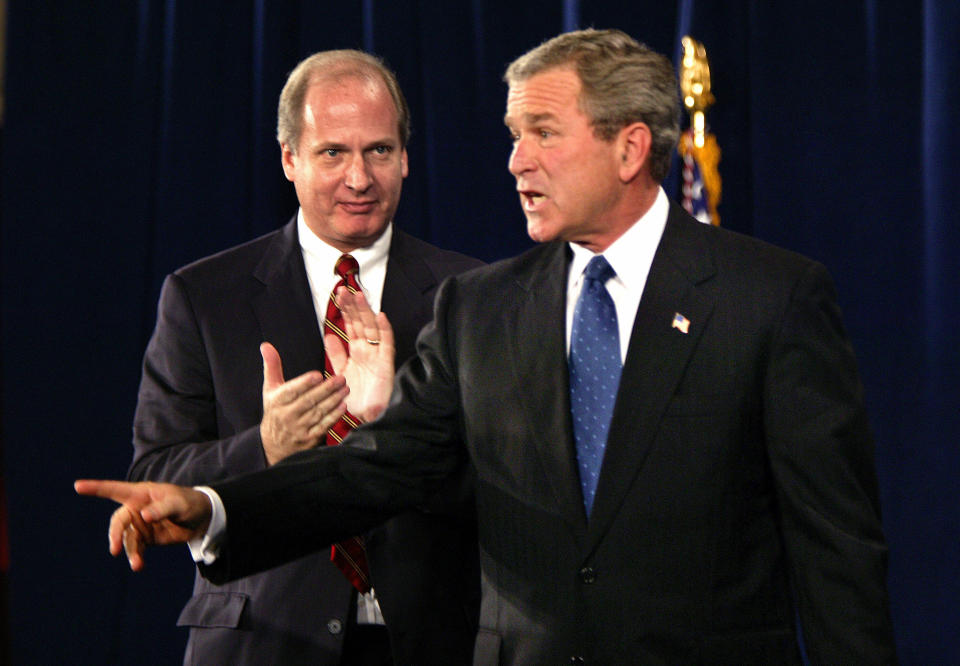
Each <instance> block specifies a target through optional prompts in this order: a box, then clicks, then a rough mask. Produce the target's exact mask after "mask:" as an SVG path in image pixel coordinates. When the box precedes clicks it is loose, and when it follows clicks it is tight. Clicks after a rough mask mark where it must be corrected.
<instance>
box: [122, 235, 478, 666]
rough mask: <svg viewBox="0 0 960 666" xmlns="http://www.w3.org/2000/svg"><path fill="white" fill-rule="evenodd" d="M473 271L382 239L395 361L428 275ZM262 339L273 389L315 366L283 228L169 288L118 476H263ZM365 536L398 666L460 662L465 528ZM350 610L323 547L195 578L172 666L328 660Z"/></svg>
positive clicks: (428, 293) (473, 577)
mask: <svg viewBox="0 0 960 666" xmlns="http://www.w3.org/2000/svg"><path fill="white" fill-rule="evenodd" d="M479 264H480V262H478V261H476V260H474V259H470V258H468V257H466V256H464V255H460V254H457V253H453V252H447V251H443V250H440V249H438V248H435V247H433V246H431V245H428V244H427V243H424V242H422V241H419V240H417V239H415V238H413V237H412V236H409V235H408V234H405V233H404V232H402V231H400V230H399V229H394V231H393V237H392V240H391V244H390V251H389V259H388V263H387V269H386V279H385V282H384V289H383V295H382V303H381V304H382V310H383V311H384V312H386V313H387V315H388V317H389V319H390V321H391V323H392V325H393V328H394V332H395V338H396V349H397V361H398V363H399V362H401V361H402V360H404V359H405V358H407V357H409V356H411V355H412V354H413V345H414V340H415V338H416V335H417V333H418V331H419V330H420V328H421V327H422V326H423V325H424V324H425V323H426V322H428V321H429V319H430V317H431V306H432V302H433V296H434V294H435V292H436V289H437V287H438V285H439V284H440V282H441V281H442V279H443V278H445V277H446V276H448V275H451V274H453V273H457V272H460V271H463V270H465V269H466V268H471V267H474V266H477V265H479ZM361 280H362V276H361ZM264 340H266V341H270V342H272V343H273V344H274V345H275V346H276V347H277V349H278V351H279V352H280V356H281V359H282V361H283V370H284V375H285V377H286V378H287V379H290V378H293V377H296V376H298V375H300V374H302V373H303V372H306V371H308V370H315V369H323V365H324V351H323V343H322V336H321V333H320V327H319V324H318V321H317V315H316V311H315V308H314V305H313V302H312V300H311V294H310V288H309V284H308V282H307V276H306V271H305V268H304V264H303V258H302V254H301V249H300V245H299V241H298V237H297V226H296V218H294V219H293V220H291V221H290V223H289V224H287V225H286V226H285V227H284V228H282V229H281V230H278V231H276V232H273V233H270V234H267V235H265V236H263V237H261V238H258V239H256V240H253V241H251V242H249V243H246V244H244V245H241V246H239V247H236V248H233V249H230V250H227V251H225V252H221V253H219V254H217V255H214V256H212V257H208V258H206V259H203V260H200V261H199V262H196V263H194V264H191V265H189V266H186V267H184V268H182V269H180V270H178V271H176V272H175V273H173V274H172V275H170V276H168V277H167V279H166V281H165V283H164V286H163V290H162V294H161V297H160V304H159V308H158V317H157V325H156V330H155V331H154V334H153V336H152V338H151V340H150V343H149V346H148V348H147V351H146V354H145V359H144V365H143V377H142V381H141V386H140V392H139V399H138V404H137V411H136V416H135V422H134V450H135V454H134V459H133V463H132V465H131V467H130V471H129V475H128V476H129V478H131V479H136V480H144V479H149V480H157V481H169V482H174V483H180V484H187V485H198V484H210V483H213V482H216V481H220V480H223V479H225V478H228V477H230V476H235V475H238V474H242V473H245V472H252V471H255V470H260V469H264V468H265V467H266V460H265V458H264V453H263V448H262V443H261V440H260V431H259V423H260V420H261V418H262V413H263V403H262V393H261V387H262V382H263V370H262V361H261V358H260V353H259V344H260V342H262V341H264ZM366 538H367V549H368V558H369V561H370V568H371V576H372V579H373V583H374V585H375V589H376V590H377V594H378V598H379V600H380V604H381V608H382V611H383V615H384V618H385V621H386V622H387V624H388V628H389V632H390V639H391V645H392V648H393V652H394V655H395V658H396V660H397V663H399V664H412V663H417V664H421V663H428V664H429V663H432V664H450V663H464V662H468V661H469V659H470V652H471V650H472V644H473V633H474V631H475V628H476V612H477V602H478V597H479V591H478V588H479V582H478V575H477V571H476V565H475V562H476V529H475V525H473V526H471V516H470V515H468V518H467V519H466V520H464V519H463V517H462V516H459V515H454V514H449V515H429V516H428V515H425V514H422V513H418V512H408V513H405V514H403V515H400V516H398V517H397V518H395V519H393V520H391V521H388V522H386V523H384V524H383V525H382V526H380V527H378V528H376V529H374V530H372V531H371V532H370V533H369V534H367V535H366ZM450 555H453V558H454V560H450V559H448V558H449V556H450ZM454 561H456V562H457V565H456V566H452V562H454ZM447 563H451V566H449V567H448V566H447ZM351 598H352V588H351V586H350V584H349V583H348V582H347V581H346V579H345V578H344V576H343V574H342V572H340V571H339V569H337V568H336V567H335V566H334V565H333V564H332V563H331V562H330V555H329V551H328V552H320V553H315V554H312V555H308V556H306V557H303V558H301V559H299V560H297V561H294V562H291V563H288V564H285V565H283V566H280V567H277V568H275V569H273V570H270V571H267V572H263V573H259V574H257V575H254V576H250V577H247V578H243V579H240V580H237V581H234V582H232V583H230V584H228V585H224V586H222V587H221V586H214V585H211V584H210V583H209V582H207V581H206V580H204V579H203V578H201V577H199V576H198V577H197V579H196V582H195V586H194V595H193V597H192V599H190V601H189V602H188V603H187V605H186V607H185V608H184V609H183V612H182V614H181V616H180V619H179V621H178V624H180V625H184V626H188V627H190V638H189V642H188V645H187V651H186V655H185V658H184V659H185V662H186V663H197V664H214V663H220V664H226V663H230V664H267V663H277V664H301V663H302V664H338V663H339V659H340V649H341V645H342V641H343V635H344V634H343V631H344V628H345V625H346V622H347V619H348V613H350V612H354V611H353V610H352V609H351Z"/></svg>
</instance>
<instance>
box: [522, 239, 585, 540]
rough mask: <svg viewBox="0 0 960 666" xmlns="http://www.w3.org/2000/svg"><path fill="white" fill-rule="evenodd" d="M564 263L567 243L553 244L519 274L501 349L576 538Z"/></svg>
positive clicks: (579, 504)
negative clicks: (512, 373) (507, 361)
mask: <svg viewBox="0 0 960 666" xmlns="http://www.w3.org/2000/svg"><path fill="white" fill-rule="evenodd" d="M568 264H569V259H568V256H567V246H566V243H562V242H555V243H552V244H550V245H549V246H546V247H544V252H543V253H542V254H541V255H540V257H539V258H538V260H537V261H535V262H534V263H533V264H532V265H531V266H528V267H526V268H525V269H524V270H523V271H522V272H521V273H520V274H519V275H518V279H517V284H518V297H517V304H516V307H514V308H511V309H510V311H509V312H508V313H507V321H506V334H507V339H506V341H505V346H506V347H507V350H508V351H509V353H510V367H511V368H512V370H513V372H514V377H513V379H514V382H515V383H516V385H517V386H520V387H522V390H521V391H520V394H521V396H522V408H523V411H524V413H525V414H526V417H527V419H528V421H529V424H530V428H531V432H533V433H536V434H535V436H534V437H533V440H534V441H535V442H536V447H537V454H538V456H539V458H540V461H541V463H542V465H543V469H544V470H545V472H546V475H547V477H548V478H549V481H550V485H551V486H552V488H553V492H554V497H555V499H556V502H557V505H558V506H559V508H560V513H561V515H563V516H564V518H565V519H566V520H567V523H568V524H569V525H570V527H571V529H572V530H573V531H574V533H575V534H576V535H577V536H578V538H580V537H582V535H584V534H585V533H586V527H587V525H586V515H585V514H584V511H583V499H582V495H581V492H580V482H579V473H578V472H577V464H576V454H575V452H574V447H573V435H572V428H571V424H570V396H569V379H568V377H567V363H566V339H565V322H564V319H565V317H564V313H565V308H566V284H567V282H566V280H567V270H568ZM558 368H559V370H558Z"/></svg>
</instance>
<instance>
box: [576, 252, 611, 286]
mask: <svg viewBox="0 0 960 666" xmlns="http://www.w3.org/2000/svg"><path fill="white" fill-rule="evenodd" d="M614 275H616V273H615V272H614V270H613V266H611V265H610V263H609V262H608V261H607V260H606V258H605V257H604V256H603V255H602V254H598V255H597V256H595V257H594V258H593V259H591V260H590V263H589V264H587V267H586V268H585V269H584V271H583V277H584V279H585V280H597V281H598V282H599V283H600V284H606V282H607V280H609V279H610V278H612V277H613V276H614Z"/></svg>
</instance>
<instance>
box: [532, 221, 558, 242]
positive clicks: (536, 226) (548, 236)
mask: <svg viewBox="0 0 960 666" xmlns="http://www.w3.org/2000/svg"><path fill="white" fill-rule="evenodd" d="M527 235H528V236H530V240H532V241H534V242H536V243H548V242H550V241H552V240H553V239H554V238H556V237H557V234H556V231H555V230H553V229H550V228H549V227H547V226H546V225H544V224H542V223H537V222H532V221H530V220H527Z"/></svg>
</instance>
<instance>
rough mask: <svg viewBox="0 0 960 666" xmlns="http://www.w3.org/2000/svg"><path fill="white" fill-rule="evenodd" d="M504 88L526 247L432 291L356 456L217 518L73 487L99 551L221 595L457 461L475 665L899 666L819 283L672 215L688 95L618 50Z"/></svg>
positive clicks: (839, 350)
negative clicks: (188, 556) (93, 526)
mask: <svg viewBox="0 0 960 666" xmlns="http://www.w3.org/2000/svg"><path fill="white" fill-rule="evenodd" d="M506 80H507V82H508V84H509V87H510V89H509V94H508V98H507V113H506V117H505V121H506V124H507V127H508V128H509V130H510V132H511V134H512V137H513V142H514V145H513V152H512V154H511V158H510V171H511V173H513V174H514V176H515V178H516V180H517V190H518V193H519V196H520V201H521V206H522V208H523V210H524V212H525V214H526V217H527V224H528V231H529V233H530V236H531V237H532V238H534V239H535V240H537V241H540V242H541V245H539V246H538V247H536V248H534V249H532V250H531V251H529V252H527V253H525V254H523V255H521V256H519V257H517V258H515V259H511V260H507V261H504V262H499V263H497V264H494V265H492V266H489V267H487V268H484V269H480V270H477V271H471V272H469V273H467V274H465V275H463V276H459V277H455V278H453V279H451V280H448V281H446V282H445V283H444V285H443V286H442V287H441V289H440V290H439V293H438V295H437V300H436V305H435V309H434V320H433V322H432V324H431V325H430V326H428V327H427V328H426V329H424V332H423V333H422V334H421V337H420V339H419V341H418V354H417V357H416V358H415V359H414V360H413V361H412V362H411V363H409V364H407V365H406V366H405V367H404V368H403V369H402V370H401V372H400V373H399V374H398V375H397V378H396V382H395V384H394V394H393V397H392V401H391V405H390V407H389V408H388V409H387V410H386V411H385V412H384V413H383V415H382V416H381V417H380V418H379V419H378V420H377V421H376V422H375V423H372V424H369V425H367V426H364V427H363V428H360V429H359V430H358V431H357V432H356V433H354V435H353V436H352V437H351V439H350V444H351V446H346V447H341V449H340V450H333V451H319V450H312V451H308V452H304V453H301V454H298V455H297V456H294V457H292V458H291V459H289V461H287V463H286V464H284V465H280V466H277V467H276V468H275V469H272V470H268V471H267V472H263V473H260V474H257V475H254V476H251V477H247V478H244V479H237V480H231V481H227V482H224V483H219V484H215V486H214V490H215V491H216V492H215V494H211V496H210V500H209V501H208V498H207V497H206V496H204V495H201V494H199V493H197V492H194V491H192V490H189V489H183V488H174V487H170V486H137V487H133V486H129V485H125V484H118V483H116V482H78V484H77V488H78V491H79V492H81V493H84V494H97V495H101V496H107V497H111V498H113V499H115V500H116V501H120V502H123V503H124V504H125V506H124V507H121V508H119V509H118V510H117V511H116V512H115V513H114V516H113V519H112V520H111V528H110V534H111V552H113V553H114V554H117V553H119V551H120V548H121V545H122V546H123V548H124V549H125V550H126V551H127V554H128V557H129V558H130V561H131V565H132V566H134V567H135V568H136V567H139V566H142V551H143V549H144V547H145V546H146V545H147V544H150V543H167V542H178V541H184V540H187V539H194V540H196V539H198V538H200V537H201V535H205V538H206V540H207V542H206V546H208V549H207V550H208V554H209V558H208V559H207V564H205V565H203V566H202V567H201V568H202V570H203V573H204V575H206V576H209V577H210V578H211V579H213V580H226V579H229V578H231V577H233V576H236V575H239V574H242V573H244V572H246V571H250V570H257V569H259V568H262V567H264V566H269V565H270V564H271V563H273V562H275V561H279V560H282V559H283V558H289V557H292V556H295V555H296V554H298V553H300V552H305V551H308V550H310V549H313V548H317V547H320V546H321V545H322V544H324V543H328V542H330V541H332V540H335V539H337V538H339V537H341V536H343V535H344V534H345V533H347V532H349V531H351V530H354V529H357V528H358V527H359V526H364V525H367V524H373V523H375V522H376V521H378V520H382V519H383V518H384V517H385V516H389V515H391V514H392V512H394V511H397V510H399V509H401V508H403V507H407V506H413V505H417V504H420V503H422V502H425V501H427V500H428V499H429V498H431V497H432V495H433V493H434V492H435V489H436V488H437V487H438V485H439V484H440V483H441V482H442V480H443V479H444V478H445V477H446V476H447V475H448V474H451V473H453V472H454V470H456V469H457V468H458V467H459V466H460V465H461V463H462V460H463V459H467V460H469V463H470V466H471V468H472V470H473V472H474V473H475V476H476V500H477V513H478V519H479V541H480V550H481V569H482V578H481V580H482V602H481V615H480V629H479V631H478V634H477V641H476V647H475V652H474V661H475V663H477V664H518V665H519V664H551V663H574V664H577V663H592V664H696V663H711V664H712V663H723V664H798V663H800V661H801V652H800V649H799V646H798V642H797V631H796V625H797V621H798V620H799V624H800V626H801V628H802V635H803V639H804V647H805V649H806V652H807V654H808V656H809V658H810V660H811V661H812V662H813V663H825V664H854V663H857V664H861V663H870V664H878V663H891V662H894V661H895V659H896V657H895V650H894V645H893V637H892V630H891V626H890V617H889V609H888V597H887V591H886V584H885V573H886V546H885V542H884V538H883V533H882V529H881V524H880V517H879V508H878V500H877V482H876V476H875V471H874V463H873V451H872V447H873V443H872V439H871V434H870V428H869V425H868V423H867V419H866V415H865V410H864V406H863V402H862V398H861V387H860V383H859V379H858V377H857V372H856V368H855V362H854V356H853V352H852V350H851V348H850V346H849V344H848V341H847V338H846V336H845V333H844V331H843V326H842V324H841V321H840V315H839V311H838V308H837V305H836V302H835V300H836V299H835V295H834V290H833V286H832V283H831V280H830V278H829V276H828V275H827V273H826V271H825V269H824V268H823V267H822V266H821V265H819V264H817V263H816V262H813V261H810V260H808V259H805V258H803V257H800V256H798V255H796V254H793V253H790V252H787V251H785V250H781V249H778V248H774V247H772V246H769V245H767V244H764V243H762V242H760V241H756V240H753V239H750V238H747V237H743V236H739V235H737V234H734V233H731V232H728V231H725V230H721V229H718V228H715V227H710V226H706V225H702V224H700V223H698V222H697V221H696V220H694V219H693V218H691V217H690V216H689V215H687V214H686V213H685V212H683V211H682V210H681V209H680V208H679V207H677V206H676V205H674V204H671V203H669V202H668V201H667V199H666V197H665V195H664V193H663V190H662V189H661V188H660V185H659V183H660V181H661V180H662V179H663V177H664V176H665V175H666V173H667V170H668V168H669V162H670V156H671V153H672V151H673V150H674V148H675V145H676V141H677V136H678V115H679V111H678V99H677V91H676V81H675V79H674V75H673V71H672V67H671V66H670V63H669V61H668V60H667V59H665V58H663V57H662V56H660V55H658V54H656V53H653V52H652V51H650V50H649V49H647V48H646V47H644V46H642V45H640V44H638V43H637V42H635V41H634V40H633V39H631V38H630V37H628V36H627V35H625V34H623V33H621V32H619V31H595V30H585V31H579V32H574V33H569V34H566V35H561V36H559V37H557V38H554V39H552V40H550V41H548V42H546V43H544V44H542V45H541V46H539V47H538V48H536V49H534V50H533V51H531V52H530V53H528V54H526V55H524V56H522V57H521V58H519V59H518V60H517V61H515V62H514V63H513V64H512V65H511V66H510V68H509V69H508V71H507V75H506ZM346 300H347V301H349V302H350V303H351V307H354V306H359V301H360V299H357V298H353V297H346ZM345 307H346V306H345ZM364 317H365V319H364V321H365V324H364V336H366V337H370V336H371V335H376V334H377V333H376V332H375V329H376V326H375V322H374V320H373V318H372V316H371V314H370V313H365V314H364ZM268 499H269V500H271V501H272V502H273V504H271V505H269V506H267V500H268ZM331 507H336V508H337V512H336V513H334V512H331V511H330V510H329V509H330V508H331ZM325 509H326V510H325ZM224 516H226V520H227V524H226V528H225V530H223V529H222V528H221V523H222V520H223V517H224ZM264 533H266V534H269V536H270V539H269V546H264V545H263V544H262V543H261V538H262V534H264Z"/></svg>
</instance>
